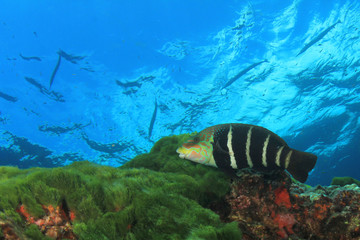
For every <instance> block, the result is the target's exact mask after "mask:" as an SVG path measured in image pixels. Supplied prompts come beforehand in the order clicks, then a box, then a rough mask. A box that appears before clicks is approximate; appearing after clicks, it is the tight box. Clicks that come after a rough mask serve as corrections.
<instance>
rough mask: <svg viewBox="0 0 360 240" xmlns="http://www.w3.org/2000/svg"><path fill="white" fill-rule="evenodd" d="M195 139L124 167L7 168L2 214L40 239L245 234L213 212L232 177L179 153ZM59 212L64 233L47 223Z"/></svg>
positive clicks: (1, 185) (166, 142)
mask: <svg viewBox="0 0 360 240" xmlns="http://www.w3.org/2000/svg"><path fill="white" fill-rule="evenodd" d="M187 137H188V135H180V136H171V137H165V138H163V139H161V140H159V141H158V142H157V143H156V144H155V145H154V146H153V148H152V149H151V151H150V152H149V153H147V154H142V155H139V156H137V157H135V158H134V159H133V160H131V161H130V162H128V163H126V164H125V165H123V166H121V167H119V168H114V167H108V166H100V165H96V164H94V163H90V162H87V161H83V162H75V163H73V164H71V165H69V166H65V167H61V168H53V169H45V168H31V169H26V170H19V169H17V168H14V167H1V168H0V173H1V174H0V195H1V196H6V197H2V198H0V212H4V213H5V215H6V216H7V217H8V218H10V219H12V221H13V222H14V223H16V224H18V225H20V226H22V227H23V232H24V233H25V235H27V236H29V237H30V238H33V239H41V238H39V236H40V235H39V234H40V233H41V234H42V236H44V239H46V238H45V236H51V237H53V238H54V237H60V236H63V235H59V234H68V236H71V239H127V240H128V239H241V231H240V230H239V229H238V226H237V223H224V222H222V221H221V219H220V216H219V215H218V214H216V213H215V212H214V211H212V210H211V209H210V208H211V206H212V205H214V203H216V202H219V201H221V200H222V199H223V198H224V196H225V194H226V193H228V192H229V190H230V179H228V178H227V177H226V176H225V175H224V174H223V173H222V172H220V171H218V170H216V169H213V168H211V167H206V166H202V165H199V164H194V163H192V162H190V161H186V160H183V159H180V158H179V157H178V156H177V154H176V152H175V150H176V148H177V147H178V146H179V145H180V143H181V142H183V141H184V138H187ZM52 206H55V207H56V206H57V207H56V210H54V209H55V207H52ZM50 209H52V210H51V211H50ZM56 211H58V212H61V213H62V214H59V216H60V215H61V216H62V218H63V219H61V221H60V220H59V222H61V224H62V225H58V226H56V228H53V229H61V231H60V230H59V232H58V233H54V231H55V230H52V232H50V230H49V229H50V227H49V226H47V227H44V222H45V224H47V222H46V221H47V220H48V219H50V218H51V216H53V217H54V216H55V212H56ZM24 220H25V221H24ZM24 222H26V224H24ZM48 222H49V221H48ZM70 222H71V224H68V223H70ZM65 223H66V224H65ZM69 225H71V226H69ZM51 227H53V226H51ZM65 231H68V233H64V232H65ZM69 232H71V233H69ZM69 238H70V237H69Z"/></svg>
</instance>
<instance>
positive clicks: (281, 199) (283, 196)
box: [274, 186, 291, 209]
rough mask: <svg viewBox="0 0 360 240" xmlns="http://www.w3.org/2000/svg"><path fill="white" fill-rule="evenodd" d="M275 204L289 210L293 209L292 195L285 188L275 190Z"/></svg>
mask: <svg viewBox="0 0 360 240" xmlns="http://www.w3.org/2000/svg"><path fill="white" fill-rule="evenodd" d="M274 194H275V203H276V204H277V205H278V206H285V207H286V208H287V209H290V208H291V202H290V195H289V192H288V191H287V190H286V188H285V187H284V186H281V187H279V188H277V189H275V190H274Z"/></svg>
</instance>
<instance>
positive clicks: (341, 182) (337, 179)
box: [331, 177, 360, 187]
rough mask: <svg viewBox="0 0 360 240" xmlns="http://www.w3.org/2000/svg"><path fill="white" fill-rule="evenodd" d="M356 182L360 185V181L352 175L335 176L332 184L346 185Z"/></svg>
mask: <svg viewBox="0 0 360 240" xmlns="http://www.w3.org/2000/svg"><path fill="white" fill-rule="evenodd" d="M354 183H355V184H356V185H358V186H359V187H360V181H359V180H356V179H354V178H352V177H334V178H333V179H332V181H331V185H339V186H345V185H350V184H354Z"/></svg>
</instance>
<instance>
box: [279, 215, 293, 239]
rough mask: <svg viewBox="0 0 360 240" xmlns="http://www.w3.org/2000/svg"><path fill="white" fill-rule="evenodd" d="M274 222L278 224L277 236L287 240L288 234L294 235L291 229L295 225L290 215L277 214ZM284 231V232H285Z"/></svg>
mask: <svg viewBox="0 0 360 240" xmlns="http://www.w3.org/2000/svg"><path fill="white" fill-rule="evenodd" d="M274 221H275V222H276V223H277V224H278V227H279V231H277V234H278V235H279V236H280V237H281V238H287V237H288V234H294V231H293V230H292V227H293V226H294V224H295V223H296V220H295V217H294V216H293V215H291V214H278V215H276V217H275V218H274ZM285 229H286V231H285Z"/></svg>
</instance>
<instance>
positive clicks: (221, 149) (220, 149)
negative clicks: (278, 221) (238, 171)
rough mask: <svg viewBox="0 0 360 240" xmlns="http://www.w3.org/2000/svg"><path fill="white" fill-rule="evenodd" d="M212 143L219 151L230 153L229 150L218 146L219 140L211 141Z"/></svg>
mask: <svg viewBox="0 0 360 240" xmlns="http://www.w3.org/2000/svg"><path fill="white" fill-rule="evenodd" d="M213 145H214V148H215V149H217V150H219V151H220V152H222V153H225V154H230V153H229V151H226V150H224V149H223V148H222V147H221V146H220V144H219V141H217V142H216V144H214V143H213Z"/></svg>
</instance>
